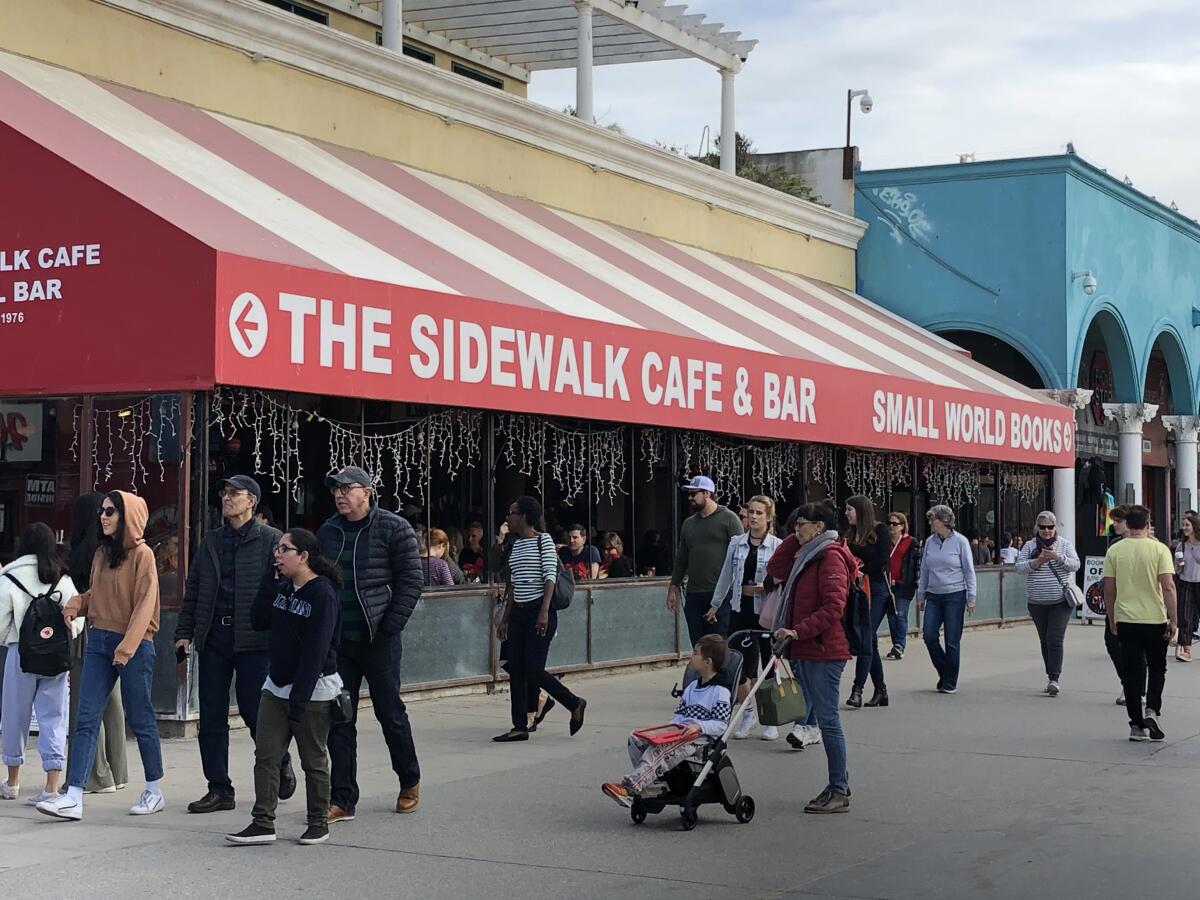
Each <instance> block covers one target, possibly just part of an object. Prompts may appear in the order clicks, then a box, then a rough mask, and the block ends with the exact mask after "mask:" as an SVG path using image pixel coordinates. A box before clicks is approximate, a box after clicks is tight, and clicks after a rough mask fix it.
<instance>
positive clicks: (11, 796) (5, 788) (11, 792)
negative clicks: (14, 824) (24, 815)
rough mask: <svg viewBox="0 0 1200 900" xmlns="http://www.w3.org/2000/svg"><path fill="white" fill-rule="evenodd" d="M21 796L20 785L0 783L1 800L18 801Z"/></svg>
mask: <svg viewBox="0 0 1200 900" xmlns="http://www.w3.org/2000/svg"><path fill="white" fill-rule="evenodd" d="M19 796H21V786H20V785H19V784H9V783H8V782H7V781H0V800H16V799H17V797H19Z"/></svg>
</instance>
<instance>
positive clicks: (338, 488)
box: [329, 484, 362, 497]
mask: <svg viewBox="0 0 1200 900" xmlns="http://www.w3.org/2000/svg"><path fill="white" fill-rule="evenodd" d="M357 487H362V485H361V484H335V485H334V486H333V487H331V488H330V489H329V490H330V491H331V492H332V493H333V494H334V496H337V495H339V494H340V495H341V496H343V497H344V496H345V495H346V494H349V493H350V492H351V491H352V490H354V489H355V488H357Z"/></svg>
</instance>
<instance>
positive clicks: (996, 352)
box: [938, 330, 1049, 389]
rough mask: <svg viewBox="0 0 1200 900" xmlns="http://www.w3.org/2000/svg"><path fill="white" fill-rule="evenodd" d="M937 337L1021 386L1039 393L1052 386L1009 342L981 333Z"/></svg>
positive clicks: (945, 334)
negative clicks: (1037, 390)
mask: <svg viewBox="0 0 1200 900" xmlns="http://www.w3.org/2000/svg"><path fill="white" fill-rule="evenodd" d="M938 334H939V336H940V337H943V338H945V339H946V340H948V341H950V342H951V343H952V344H957V345H958V346H959V347H962V348H963V349H964V350H966V351H967V352H968V353H970V354H971V358H972V359H974V360H975V362H978V363H982V364H983V365H985V366H987V367H988V368H989V369H994V370H995V371H997V372H999V373H1000V374H1001V375H1003V376H1005V377H1006V378H1011V379H1012V380H1013V381H1015V382H1017V383H1018V384H1023V385H1024V386H1025V387H1030V388H1037V389H1041V388H1045V387H1048V386H1049V385H1048V384H1047V383H1046V378H1045V377H1044V376H1043V374H1042V373H1041V372H1039V371H1038V368H1037V366H1035V365H1034V364H1033V362H1032V361H1031V360H1030V358H1029V357H1028V356H1026V355H1025V353H1024V352H1023V351H1022V350H1020V349H1019V348H1017V347H1014V346H1013V345H1012V344H1010V343H1008V341H1005V340H1002V339H1001V338H998V337H995V336H993V335H990V334H984V333H982V332H979V331H964V330H954V331H941V332H938Z"/></svg>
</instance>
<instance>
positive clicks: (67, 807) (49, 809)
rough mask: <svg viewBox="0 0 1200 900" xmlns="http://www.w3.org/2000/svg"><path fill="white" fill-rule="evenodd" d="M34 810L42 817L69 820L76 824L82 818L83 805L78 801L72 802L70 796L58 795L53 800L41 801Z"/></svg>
mask: <svg viewBox="0 0 1200 900" xmlns="http://www.w3.org/2000/svg"><path fill="white" fill-rule="evenodd" d="M34 809H36V810H37V811H38V812H40V813H41V814H42V815H44V816H53V817H54V818H56V819H69V820H70V821H72V822H78V821H79V820H80V819H82V818H83V804H82V803H81V802H80V801H78V800H72V799H71V795H70V794H59V795H58V796H57V797H55V798H54V799H53V800H43V801H42V802H41V803H39V804H38V805H37V806H35V807H34Z"/></svg>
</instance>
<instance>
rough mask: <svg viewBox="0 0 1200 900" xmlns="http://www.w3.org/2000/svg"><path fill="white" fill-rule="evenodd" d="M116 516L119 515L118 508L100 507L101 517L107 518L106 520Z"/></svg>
mask: <svg viewBox="0 0 1200 900" xmlns="http://www.w3.org/2000/svg"><path fill="white" fill-rule="evenodd" d="M116 514H117V508H116V507H115V506H102V507H100V515H102V516H104V518H106V519H107V518H108V517H109V516H115V515H116Z"/></svg>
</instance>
